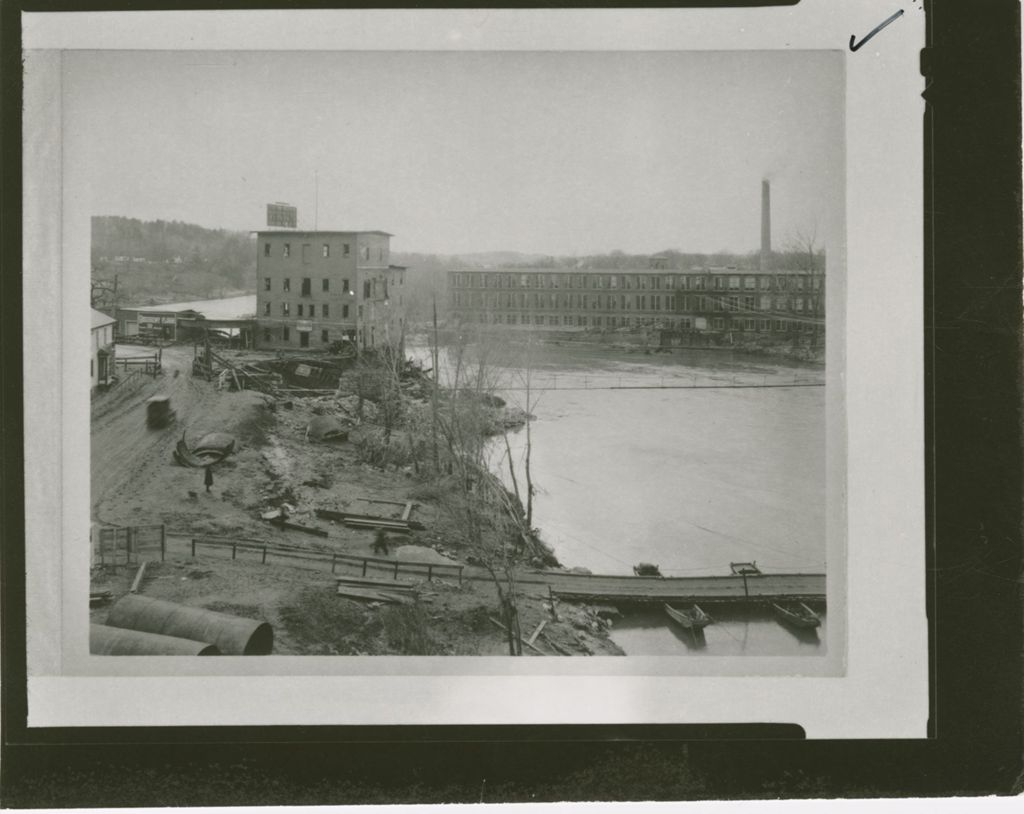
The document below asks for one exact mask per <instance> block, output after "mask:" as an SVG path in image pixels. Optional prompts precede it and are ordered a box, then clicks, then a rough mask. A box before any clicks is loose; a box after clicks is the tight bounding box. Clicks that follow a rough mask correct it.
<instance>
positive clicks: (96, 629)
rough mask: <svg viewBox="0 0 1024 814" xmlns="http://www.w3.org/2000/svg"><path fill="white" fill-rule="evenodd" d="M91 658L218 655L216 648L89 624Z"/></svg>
mask: <svg viewBox="0 0 1024 814" xmlns="http://www.w3.org/2000/svg"><path fill="white" fill-rule="evenodd" d="M89 652H90V653H92V654H93V655H94V656H219V655H220V650H218V649H217V646H216V645H213V644H208V643H207V642H195V641H192V640H191V639H179V638H178V637H176V636H161V635H159V634H157V633H143V632H142V631H141V630H128V629H127V628H122V627H108V626H107V625H89Z"/></svg>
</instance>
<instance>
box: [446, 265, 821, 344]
mask: <svg viewBox="0 0 1024 814" xmlns="http://www.w3.org/2000/svg"><path fill="white" fill-rule="evenodd" d="M657 260H658V262H652V268H646V269H551V268H544V269H537V268H519V269H495V270H491V269H488V270H483V269H481V270H472V271H451V272H449V273H448V307H449V314H450V315H451V316H452V317H453V318H454V319H455V320H456V321H457V322H458V323H461V324H467V323H475V324H490V325H502V326H530V327H531V328H534V329H536V328H544V329H556V330H557V329H561V330H565V329H567V328H572V329H581V328H582V329H588V328H589V329H603V330H614V329H618V328H635V329H642V328H647V329H654V330H662V331H677V332H679V331H681V332H701V333H718V334H727V333H733V332H737V331H742V332H751V333H755V332H756V333H762V334H773V333H774V334H779V333H794V332H799V333H811V334H815V333H816V334H819V335H823V334H824V326H825V318H824V317H825V277H824V274H823V273H822V272H820V271H801V270H787V271H759V270H752V269H738V268H700V269H690V270H689V271H684V270H680V269H668V268H665V267H664V266H665V264H664V263H663V262H661V259H660V258H658V259H657Z"/></svg>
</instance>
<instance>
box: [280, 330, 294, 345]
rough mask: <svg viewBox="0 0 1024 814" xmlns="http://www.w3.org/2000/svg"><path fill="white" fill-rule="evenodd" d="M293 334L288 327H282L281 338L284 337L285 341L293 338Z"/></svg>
mask: <svg viewBox="0 0 1024 814" xmlns="http://www.w3.org/2000/svg"><path fill="white" fill-rule="evenodd" d="M291 335H292V334H291V331H289V330H288V329H287V328H282V329H281V339H283V340H284V341H285V342H287V341H288V340H289V339H291Z"/></svg>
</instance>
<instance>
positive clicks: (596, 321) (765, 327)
mask: <svg viewBox="0 0 1024 814" xmlns="http://www.w3.org/2000/svg"><path fill="white" fill-rule="evenodd" d="M455 316H456V318H457V319H459V320H460V321H461V322H463V323H483V324H492V325H540V326H549V327H578V328H641V327H651V328H662V329H664V330H673V329H674V330H681V331H692V330H695V329H697V327H696V322H695V319H694V318H693V317H679V318H677V319H659V320H655V319H650V318H644V317H610V316H584V315H582V314H575V315H574V314H564V315H563V314H549V315H539V314H488V313H484V314H472V313H467V314H456V315H455ZM710 327H711V329H712V330H715V331H725V330H732V331H760V332H768V331H772V332H790V331H800V332H805V333H811V332H813V331H814V330H815V329H818V330H822V329H823V326H821V325H820V324H818V325H816V324H815V323H813V322H796V321H792V320H788V319H754V318H750V317H732V318H727V317H715V318H714V319H712V320H710Z"/></svg>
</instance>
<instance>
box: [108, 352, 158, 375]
mask: <svg viewBox="0 0 1024 814" xmlns="http://www.w3.org/2000/svg"><path fill="white" fill-rule="evenodd" d="M162 357H163V354H162V353H160V352H158V353H154V354H153V355H152V356H115V357H114V370H115V371H116V370H117V369H118V368H121V369H122V370H123V371H124V372H125V373H127V372H128V371H129V369H131V370H132V371H140V372H142V373H146V374H148V375H150V376H156V374H157V373H159V372H160V368H161V366H162V362H163V358H162Z"/></svg>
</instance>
